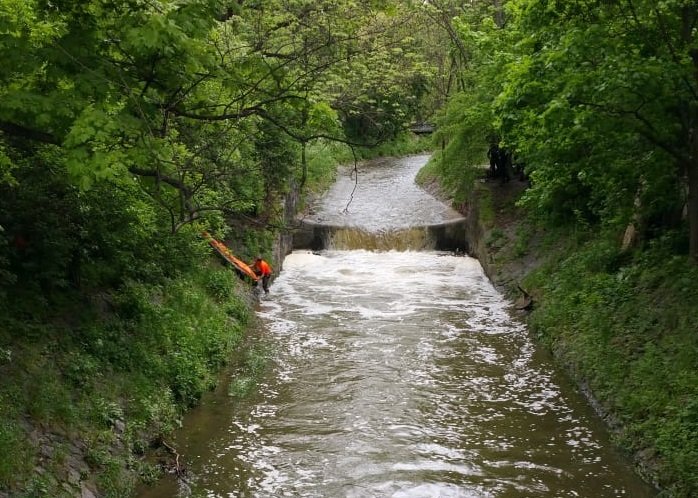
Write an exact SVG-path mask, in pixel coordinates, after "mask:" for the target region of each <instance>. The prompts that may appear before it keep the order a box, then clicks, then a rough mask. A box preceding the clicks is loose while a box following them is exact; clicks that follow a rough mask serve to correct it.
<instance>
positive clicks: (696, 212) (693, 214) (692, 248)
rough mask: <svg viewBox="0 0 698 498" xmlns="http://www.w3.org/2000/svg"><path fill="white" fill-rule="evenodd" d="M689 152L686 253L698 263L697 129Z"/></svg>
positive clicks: (694, 130) (692, 132) (692, 134)
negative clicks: (687, 241)
mask: <svg viewBox="0 0 698 498" xmlns="http://www.w3.org/2000/svg"><path fill="white" fill-rule="evenodd" d="M690 140H691V143H690V147H691V153H690V157H689V161H688V164H687V165H686V177H687V180H688V201H687V206H686V207H687V210H688V213H687V218H688V234H689V236H688V240H689V246H688V247H689V249H688V253H689V256H690V257H691V260H692V261H693V263H695V264H698V130H697V129H695V128H694V129H693V130H691V138H690Z"/></svg>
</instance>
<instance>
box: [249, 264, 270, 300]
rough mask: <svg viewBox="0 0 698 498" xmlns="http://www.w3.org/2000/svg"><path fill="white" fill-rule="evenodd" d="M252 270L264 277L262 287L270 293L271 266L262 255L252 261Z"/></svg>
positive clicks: (266, 292)
mask: <svg viewBox="0 0 698 498" xmlns="http://www.w3.org/2000/svg"><path fill="white" fill-rule="evenodd" d="M251 266H252V270H253V271H254V272H255V273H256V274H257V276H259V277H261V279H262V289H264V293H265V294H269V280H270V279H271V266H269V263H267V262H266V261H264V260H263V259H262V257H261V256H257V257H256V258H255V260H254V263H252V265H251Z"/></svg>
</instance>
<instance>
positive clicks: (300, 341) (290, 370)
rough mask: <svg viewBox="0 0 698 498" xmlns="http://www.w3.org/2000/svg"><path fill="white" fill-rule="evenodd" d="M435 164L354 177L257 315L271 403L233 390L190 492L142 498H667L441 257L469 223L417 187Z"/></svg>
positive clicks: (171, 485)
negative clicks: (421, 171) (422, 172)
mask: <svg viewBox="0 0 698 498" xmlns="http://www.w3.org/2000/svg"><path fill="white" fill-rule="evenodd" d="M426 160H427V157H426V156H416V157H413V158H408V159H402V160H390V161H387V160H386V161H382V162H378V163H375V164H371V165H367V166H365V167H363V168H361V169H360V172H359V173H360V176H359V183H358V184H356V182H355V177H350V176H349V174H346V175H345V176H344V177H340V180H339V181H338V184H337V185H336V186H335V189H333V191H332V192H330V193H329V194H328V196H327V197H326V198H325V199H324V201H323V204H322V205H321V206H319V207H318V211H317V215H316V218H315V219H312V220H306V221H309V223H310V225H309V226H310V228H307V227H306V231H305V235H303V236H302V237H305V239H303V240H305V241H308V240H310V241H314V242H313V243H315V242H317V243H318V244H319V245H318V246H317V247H311V246H310V245H308V243H307V242H302V243H301V242H300V241H301V239H302V237H301V238H299V239H298V241H297V243H298V245H299V246H306V247H307V248H308V249H299V250H296V251H294V252H293V253H292V254H290V255H289V256H288V257H287V259H286V261H285V262H284V269H283V271H282V272H281V274H280V275H279V277H278V278H277V279H276V280H275V281H274V283H273V285H272V288H271V294H270V295H269V296H268V297H267V298H265V299H264V300H262V301H261V302H260V304H259V308H258V311H257V313H258V316H259V317H260V319H261V323H262V327H261V329H260V330H259V331H258V334H259V340H260V341H262V342H264V343H266V344H268V345H269V348H270V352H271V353H270V354H271V360H270V365H269V367H268V369H267V371H266V372H265V373H264V375H263V376H262V378H261V379H260V382H259V385H258V387H259V389H258V392H256V393H255V394H254V395H252V396H250V397H248V398H243V399H240V398H237V397H234V396H230V395H229V389H228V386H227V383H228V381H230V379H232V378H234V374H230V376H229V377H227V378H226V379H224V382H222V385H221V387H220V388H219V389H218V390H217V391H216V392H215V393H211V394H210V395H209V396H207V397H206V399H205V400H204V402H203V403H202V406H200V407H198V408H196V409H195V410H193V411H192V413H190V414H189V415H188V416H187V418H186V419H185V422H184V427H183V428H182V430H180V431H178V433H177V435H176V440H175V441H174V444H175V445H176V447H177V448H178V450H179V452H180V454H181V458H182V459H183V461H185V462H186V466H187V469H188V472H187V477H186V480H184V481H178V480H177V479H175V478H174V477H170V478H167V479H164V480H163V481H162V482H160V483H159V484H158V485H157V486H155V487H152V488H149V489H147V490H144V491H143V492H142V493H141V494H140V495H139V496H140V498H165V497H167V498H172V497H178V496H179V497H188V496H191V497H207V498H224V497H225V498H228V497H260V498H261V497H318V498H320V497H328V498H334V497H362V498H363V497H366V498H372V497H394V498H408V497H409V498H432V497H434V498H436V497H453V498H464V497H473V498H475V497H477V498H528V497H550V498H562V497H581V498H588V497H600V498H606V497H628V498H649V497H651V496H653V491H652V490H651V489H650V488H649V487H647V486H646V485H645V484H643V483H642V482H641V480H640V479H639V478H638V477H637V476H636V475H635V474H634V473H633V471H632V468H631V466H630V464H629V463H628V462H627V461H626V460H625V459H624V458H623V457H622V456H621V455H619V454H617V453H616V452H615V451H614V449H613V446H612V444H611V443H610V441H609V438H608V434H607V433H606V431H605V429H604V426H603V424H602V423H601V421H600V420H599V419H598V418H597V417H596V416H595V414H594V413H593V411H592V410H591V408H590V407H589V406H588V405H587V403H586V402H585V400H584V399H583V397H582V396H581V395H580V394H579V393H578V392H577V390H576V389H575V387H574V386H572V385H570V384H569V383H568V382H567V381H566V380H565V377H564V376H563V375H561V374H560V372H558V370H557V369H556V368H555V367H554V366H553V363H552V362H551V360H550V358H549V357H548V356H547V355H546V354H545V353H544V352H542V351H540V350H539V349H538V348H537V347H536V345H535V342H534V341H533V340H532V339H531V338H530V337H529V334H528V332H527V330H526V328H525V327H524V326H523V325H522V324H521V323H520V322H518V321H517V320H515V319H513V318H512V316H511V314H510V310H511V306H510V303H508V302H506V301H505V300H504V299H503V298H502V296H501V295H499V293H498V292H497V291H496V289H495V288H494V287H493V286H492V285H491V283H490V282H489V281H488V279H487V278H486V277H485V275H484V274H483V271H482V268H481V267H480V264H479V263H478V261H477V260H475V259H472V258H470V257H468V256H463V255H456V254H455V253H454V252H453V251H455V249H456V248H457V246H454V247H452V249H449V250H441V249H443V248H444V246H440V244H442V242H439V240H442V241H443V240H445V239H446V238H447V237H443V236H442V238H441V239H439V233H438V230H439V229H438V228H434V227H439V226H447V227H448V228H449V229H454V230H455V231H456V232H457V229H456V228H455V227H457V226H458V223H460V222H461V221H462V220H459V218H458V217H457V216H454V215H453V213H452V212H451V211H450V210H448V208H446V207H444V206H443V205H441V204H440V203H438V202H437V201H436V200H434V199H433V198H429V199H426V198H425V197H424V196H427V194H426V193H425V192H423V191H421V190H420V189H418V188H417V187H416V186H415V185H414V182H413V179H414V175H415V173H416V171H417V169H418V168H419V167H420V166H421V165H422V164H424V162H425V161H426ZM345 180H346V181H345ZM354 187H356V189H355V191H354V196H353V201H352V202H351V204H350V205H349V208H348V210H347V209H346V205H347V199H349V197H350V194H351V192H352V191H353V190H354ZM342 192H343V193H342ZM427 197H428V196H427ZM365 203H367V204H369V206H366V205H365ZM381 205H384V208H381V207H380V206H381ZM400 206H402V214H400V211H399V208H400ZM416 206H419V210H417V208H416ZM381 209H383V210H384V211H385V212H387V213H388V214H387V215H386V217H387V219H388V220H392V221H384V222H382V223H381V222H380V217H381V213H380V211H381ZM411 216H414V217H415V218H417V219H419V220H420V222H419V223H412V224H411V223H410V220H409V218H410V217H411ZM323 220H324V222H325V223H327V224H326V225H323ZM342 220H344V221H345V222H346V223H342ZM308 234H310V235H308ZM456 238H457V237H456ZM465 242H466V241H463V240H462V239H461V240H460V241H458V242H454V244H465ZM434 248H438V249H437V250H435V249H434ZM310 249H313V250H310Z"/></svg>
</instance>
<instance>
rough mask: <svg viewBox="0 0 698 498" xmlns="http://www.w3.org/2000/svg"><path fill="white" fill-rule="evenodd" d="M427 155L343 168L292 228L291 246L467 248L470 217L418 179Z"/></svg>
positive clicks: (368, 248) (323, 247)
mask: <svg viewBox="0 0 698 498" xmlns="http://www.w3.org/2000/svg"><path fill="white" fill-rule="evenodd" d="M427 159H428V156H425V155H422V156H413V157H408V158H403V159H400V160H397V161H396V160H388V159H382V160H377V161H372V162H370V163H369V164H368V165H364V166H360V167H359V168H358V171H355V170H353V169H352V170H343V171H340V174H339V176H338V179H337V181H336V183H335V184H334V186H333V187H332V189H331V190H330V191H329V192H328V193H327V195H326V196H325V197H324V198H323V199H322V201H321V202H320V203H319V205H318V206H316V207H315V212H314V213H313V214H312V215H308V216H306V217H305V218H304V219H303V220H302V221H301V222H300V226H299V227H298V228H297V229H296V230H295V231H294V235H293V248H294V249H311V250H314V251H320V250H323V249H367V250H378V251H387V250H397V251H422V250H438V251H454V252H467V250H468V241H467V240H466V239H465V233H466V232H465V229H466V220H465V219H463V218H462V217H461V215H460V214H459V213H457V212H456V211H455V210H453V209H451V208H449V207H448V206H446V205H444V204H443V203H442V202H440V201H438V200H437V199H435V198H434V197H433V196H431V195H429V194H428V193H426V192H425V191H424V190H422V189H420V188H419V187H417V186H416V185H415V184H414V177H415V175H416V174H417V172H418V171H419V168H420V167H421V166H422V165H424V163H425V162H426V161H427ZM396 163H398V164H399V167H398V168H396Z"/></svg>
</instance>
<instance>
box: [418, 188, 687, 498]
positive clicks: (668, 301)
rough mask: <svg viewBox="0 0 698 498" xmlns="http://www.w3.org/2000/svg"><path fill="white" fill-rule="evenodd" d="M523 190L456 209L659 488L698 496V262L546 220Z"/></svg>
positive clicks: (501, 284) (489, 265)
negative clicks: (535, 217) (523, 201)
mask: <svg viewBox="0 0 698 498" xmlns="http://www.w3.org/2000/svg"><path fill="white" fill-rule="evenodd" d="M423 183H425V186H426V188H428V189H429V190H430V191H432V192H434V193H436V194H437V195H441V196H442V198H443V196H444V193H443V192H439V189H438V182H437V181H436V180H434V179H433V178H431V179H428V178H427V180H426V181H425V182H423ZM525 188H526V184H525V183H524V182H518V181H516V180H514V181H512V182H510V183H507V184H504V185H500V184H499V182H484V181H480V182H478V183H477V184H476V188H475V191H474V195H473V198H472V199H471V200H470V201H469V202H467V203H463V204H461V205H458V206H455V207H457V208H458V209H459V210H460V211H461V212H462V213H463V214H464V215H466V216H469V217H470V220H471V227H470V230H469V231H470V234H469V236H470V238H471V240H472V241H473V244H472V247H471V248H470V252H471V254H473V255H474V256H476V257H478V259H479V260H480V261H481V264H482V266H483V268H484V270H485V272H486V273H487V275H488V276H489V277H490V279H491V280H492V282H493V283H494V285H495V286H496V287H497V288H498V289H499V290H500V291H501V292H502V293H503V294H505V295H506V296H507V297H509V298H510V300H511V301H512V302H517V303H518V304H520V305H522V306H520V307H523V305H524V304H528V303H529V301H530V300H532V301H531V306H530V310H528V311H522V312H521V313H522V316H523V318H524V319H525V320H526V322H527V323H528V325H529V328H530V330H531V332H532V333H533V334H534V335H535V336H536V337H537V338H538V340H539V341H540V342H541V344H543V345H544V346H545V347H546V348H548V349H550V351H552V353H553V354H554V356H555V358H556V360H557V362H559V363H560V364H561V365H562V366H563V367H564V369H565V370H566V371H567V372H568V374H569V375H570V377H571V378H572V379H573V380H574V381H575V382H576V384H577V385H578V386H579V389H580V390H581V391H582V392H584V393H585V395H586V397H587V399H588V400H589V402H590V403H591V404H592V405H593V406H594V408H595V409H596V411H597V413H599V415H600V416H601V417H602V418H603V419H604V420H605V421H606V423H607V425H608V427H609V428H610V430H611V432H612V434H613V437H614V441H615V442H616V444H617V445H618V447H619V448H621V449H622V450H623V451H624V452H626V453H627V455H628V457H629V458H631V459H632V460H633V461H634V463H635V466H636V469H637V471H638V472H639V473H640V474H641V475H642V476H643V478H644V479H645V480H647V481H648V482H650V483H652V484H653V485H654V486H655V487H657V489H658V490H659V491H658V493H659V496H667V497H681V498H688V497H690V496H695V495H696V493H698V403H696V400H697V399H698V373H697V372H698V336H696V334H695V331H696V330H698V318H697V317H696V315H695V310H696V309H698V270H697V269H696V268H695V267H693V266H691V265H690V264H689V263H688V261H687V259H686V258H681V257H676V256H671V254H672V250H671V249H673V248H674V247H673V245H674V244H676V243H677V241H676V239H675V238H672V237H671V236H670V235H668V236H667V237H665V238H664V239H662V240H660V241H656V242H655V243H653V244H652V245H648V246H645V247H640V248H636V249H632V250H627V251H623V250H621V239H622V234H620V235H619V234H616V233H606V232H603V231H599V230H594V229H593V228H590V227H579V226H578V227H574V228H572V229H565V230H562V229H560V230H552V229H550V228H542V227H541V226H540V225H537V224H536V223H534V222H533V221H531V220H529V218H528V217H527V215H526V213H525V212H524V211H523V210H522V209H521V208H519V207H518V206H517V205H516V201H517V200H518V199H519V197H520V196H521V195H522V194H523V192H524V191H525ZM521 289H524V290H525V291H526V292H527V293H528V294H529V295H530V299H527V300H524V296H523V294H522V291H521Z"/></svg>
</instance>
